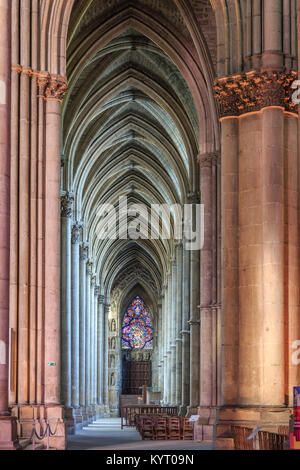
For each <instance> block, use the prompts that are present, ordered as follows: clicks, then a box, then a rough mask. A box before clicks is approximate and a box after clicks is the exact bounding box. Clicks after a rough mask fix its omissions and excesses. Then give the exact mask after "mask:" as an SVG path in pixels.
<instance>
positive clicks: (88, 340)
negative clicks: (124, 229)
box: [85, 260, 93, 420]
mask: <svg viewBox="0 0 300 470" xmlns="http://www.w3.org/2000/svg"><path fill="white" fill-rule="evenodd" d="M92 269H93V262H92V261H91V260H88V262H87V271H86V303H85V307H86V310H85V315H86V316H85V405H86V410H87V411H86V412H87V415H88V420H90V419H91V416H90V415H91V411H90V406H91V313H90V312H91V310H90V309H91V301H90V298H91V277H92V274H93V271H92Z"/></svg>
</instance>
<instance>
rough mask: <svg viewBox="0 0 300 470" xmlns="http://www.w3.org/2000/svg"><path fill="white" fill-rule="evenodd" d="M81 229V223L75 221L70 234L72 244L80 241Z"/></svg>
mask: <svg viewBox="0 0 300 470" xmlns="http://www.w3.org/2000/svg"><path fill="white" fill-rule="evenodd" d="M81 231H82V224H81V223H80V222H76V223H75V224H74V225H73V227H72V236H71V241H72V244H73V245H75V244H76V243H77V244H78V243H80V236H81Z"/></svg>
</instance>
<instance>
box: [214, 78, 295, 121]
mask: <svg viewBox="0 0 300 470" xmlns="http://www.w3.org/2000/svg"><path fill="white" fill-rule="evenodd" d="M296 78H297V72H296V71H295V70H291V71H286V70H281V71H278V70H273V71H272V70H251V71H249V72H246V73H243V74H236V75H232V76H227V77H221V78H218V79H217V80H216V81H215V85H214V89H215V96H216V98H217V99H218V101H219V108H220V117H234V116H241V115H243V114H246V113H250V112H254V111H260V110H261V109H263V108H266V107H269V106H279V107H282V108H284V109H285V110H286V111H289V112H293V113H295V114H297V105H295V104H294V103H293V102H292V98H291V96H292V93H293V90H292V88H291V84H292V82H293V81H294V80H296Z"/></svg>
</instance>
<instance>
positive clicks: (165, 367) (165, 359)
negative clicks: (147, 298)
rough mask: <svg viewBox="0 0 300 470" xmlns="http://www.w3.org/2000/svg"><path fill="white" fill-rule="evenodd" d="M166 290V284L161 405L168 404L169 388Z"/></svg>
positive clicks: (165, 289)
mask: <svg viewBox="0 0 300 470" xmlns="http://www.w3.org/2000/svg"><path fill="white" fill-rule="evenodd" d="M168 290H169V286H168V283H167V282H166V284H165V285H164V293H165V294H164V306H163V325H164V330H163V331H164V355H163V360H164V369H163V377H164V389H163V392H164V395H163V403H164V404H167V403H168V388H169V381H168V356H167V350H168V298H169V297H168Z"/></svg>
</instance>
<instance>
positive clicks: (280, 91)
mask: <svg viewBox="0 0 300 470" xmlns="http://www.w3.org/2000/svg"><path fill="white" fill-rule="evenodd" d="M269 7H270V3H269ZM273 20H274V17H273V16H272V24H271V29H272V31H273V32H274V31H275V30H276V28H275V26H274V24H275V23H274V24H273ZM268 41H271V43H272V41H273V40H271V36H270V37H269V39H268ZM275 55H276V54H275ZM273 56H274V54H273V53H272V54H267V55H266V57H265V59H266V60H268V61H269V60H271V59H272V57H273ZM273 58H274V60H277V59H276V57H275V56H274V57H273ZM294 77H295V73H294V72H292V71H290V72H288V71H281V72H278V71H276V72H272V73H271V72H263V73H260V72H257V71H256V72H248V73H247V74H246V75H245V76H243V77H242V76H235V77H234V79H233V78H232V77H230V78H223V79H220V80H219V81H218V82H217V85H216V91H217V95H218V96H219V99H220V105H221V113H222V119H221V124H222V157H221V160H222V200H223V217H222V219H223V227H222V236H223V255H222V256H223V272H222V276H223V307H222V364H223V365H222V369H223V370H222V394H221V399H222V403H223V407H222V408H221V410H220V412H219V424H218V430H217V431H218V435H219V436H220V435H221V436H222V435H223V436H226V435H229V433H230V428H229V424H230V423H232V422H235V421H239V422H241V421H242V422H247V423H249V424H255V423H257V422H260V423H262V424H263V426H264V427H270V428H272V429H274V428H276V427H275V425H277V424H280V423H281V424H287V423H288V419H289V409H288V405H290V404H291V399H292V397H291V393H292V387H291V384H290V378H291V375H290V374H292V375H293V373H294V370H292V368H291V366H290V364H291V347H292V346H291V342H292V341H293V338H295V336H293V333H291V330H290V326H288V325H289V323H290V322H293V321H294V319H295V318H296V317H298V312H299V289H298V285H299V266H298V264H299V217H298V212H299V179H298V177H296V178H295V176H294V175H292V172H296V173H298V172H299V163H298V162H297V158H296V152H297V141H296V140H297V139H296V138H295V129H296V127H297V116H296V111H295V106H294V105H293V103H292V101H291V99H290V95H291V92H292V90H291V87H290V85H291V82H292V81H293V79H294ZM233 83H235V84H236V85H237V88H234V87H232V84H233ZM233 90H234V91H233ZM220 92H221V93H222V97H221V95H220ZM246 98H247V99H246ZM292 168H293V170H292ZM237 234H238V235H239V236H237ZM292 253H294V254H293V255H292ZM295 260H297V261H296V262H295ZM293 327H294V330H295V334H296V335H299V321H298V320H296V322H295V323H294V325H293ZM293 378H294V380H295V382H296V383H295V382H294V385H298V383H297V382H298V380H299V379H298V378H297V375H293ZM226 433H228V434H226Z"/></svg>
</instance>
